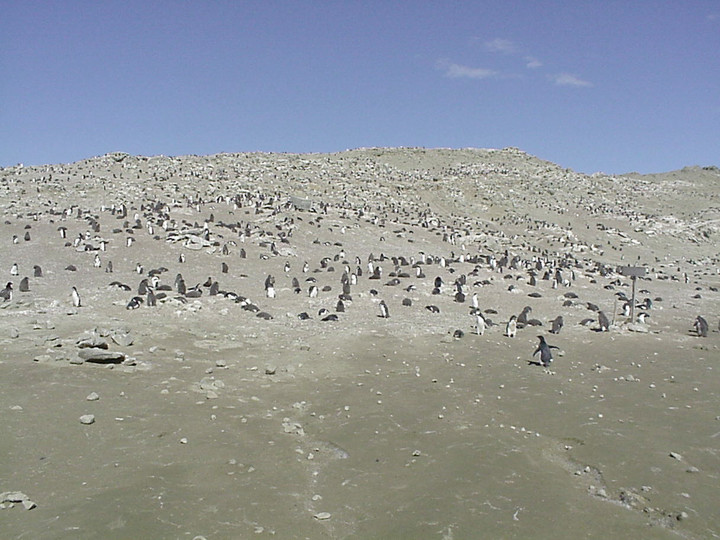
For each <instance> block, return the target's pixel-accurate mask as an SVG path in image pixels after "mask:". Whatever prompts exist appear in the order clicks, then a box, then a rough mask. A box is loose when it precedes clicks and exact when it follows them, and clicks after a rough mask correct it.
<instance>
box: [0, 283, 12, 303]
mask: <svg viewBox="0 0 720 540" xmlns="http://www.w3.org/2000/svg"><path fill="white" fill-rule="evenodd" d="M12 287H13V284H12V281H8V282H7V285H5V288H4V289H3V290H2V291H0V298H2V299H3V302H9V301H10V300H12V293H13V288H12Z"/></svg>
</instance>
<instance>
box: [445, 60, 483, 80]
mask: <svg viewBox="0 0 720 540" xmlns="http://www.w3.org/2000/svg"><path fill="white" fill-rule="evenodd" d="M438 68H440V69H442V70H443V71H444V72H445V76H446V77H449V78H451V79H461V78H464V79H490V78H493V77H495V76H497V72H496V71H493V70H492V69H485V68H478V67H470V66H463V65H461V64H453V63H450V62H447V61H441V62H438Z"/></svg>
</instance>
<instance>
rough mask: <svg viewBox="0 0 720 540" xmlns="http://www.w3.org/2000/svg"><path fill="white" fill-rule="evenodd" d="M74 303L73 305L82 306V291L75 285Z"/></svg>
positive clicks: (73, 292) (73, 290) (73, 291)
mask: <svg viewBox="0 0 720 540" xmlns="http://www.w3.org/2000/svg"><path fill="white" fill-rule="evenodd" d="M72 303H73V306H75V307H76V308H79V307H81V306H82V302H81V301H80V293H79V292H78V290H77V289H76V288H75V287H73V288H72Z"/></svg>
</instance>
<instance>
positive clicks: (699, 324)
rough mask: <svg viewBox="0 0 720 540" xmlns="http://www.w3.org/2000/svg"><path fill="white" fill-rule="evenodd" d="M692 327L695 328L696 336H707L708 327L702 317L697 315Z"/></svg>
mask: <svg viewBox="0 0 720 540" xmlns="http://www.w3.org/2000/svg"><path fill="white" fill-rule="evenodd" d="M693 327H694V328H695V332H697V335H698V337H707V335H708V328H709V327H708V323H707V321H706V320H705V318H704V317H701V316H700V315H698V316H697V319H695V324H694V325H693Z"/></svg>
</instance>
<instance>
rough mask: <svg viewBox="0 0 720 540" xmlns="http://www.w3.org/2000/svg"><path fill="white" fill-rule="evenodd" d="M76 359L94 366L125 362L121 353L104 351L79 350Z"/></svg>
mask: <svg viewBox="0 0 720 540" xmlns="http://www.w3.org/2000/svg"><path fill="white" fill-rule="evenodd" d="M78 357H80V358H81V359H82V360H84V361H85V362H93V363H95V364H119V363H121V362H122V361H123V360H125V355H124V354H123V353H121V352H113V351H105V350H102V349H80V350H79V351H78Z"/></svg>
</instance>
